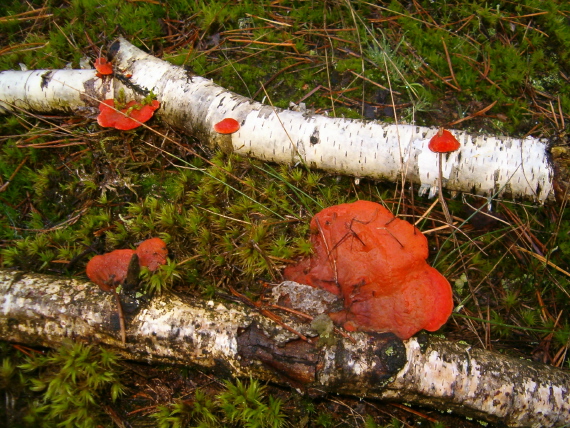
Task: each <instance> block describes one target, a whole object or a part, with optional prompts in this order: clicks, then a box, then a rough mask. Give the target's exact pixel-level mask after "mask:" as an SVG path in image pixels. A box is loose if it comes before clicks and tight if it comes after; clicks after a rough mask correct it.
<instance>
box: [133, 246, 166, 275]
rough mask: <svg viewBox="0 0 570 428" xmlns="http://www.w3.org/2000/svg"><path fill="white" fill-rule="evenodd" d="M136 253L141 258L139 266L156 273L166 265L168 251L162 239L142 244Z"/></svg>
mask: <svg viewBox="0 0 570 428" xmlns="http://www.w3.org/2000/svg"><path fill="white" fill-rule="evenodd" d="M136 253H137V256H139V264H140V265H141V266H146V267H147V268H148V269H149V270H150V271H152V272H154V271H155V270H157V269H158V268H159V267H160V266H162V265H164V264H166V256H167V255H168V249H167V248H166V243H165V242H164V241H163V240H162V239H160V238H151V239H147V240H146V241H143V242H141V244H140V245H139V246H138V247H137V249H136Z"/></svg>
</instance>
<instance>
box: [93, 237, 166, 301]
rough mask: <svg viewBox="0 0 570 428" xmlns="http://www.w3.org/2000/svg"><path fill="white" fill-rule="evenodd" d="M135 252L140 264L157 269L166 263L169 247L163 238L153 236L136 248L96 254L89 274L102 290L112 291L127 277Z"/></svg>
mask: <svg viewBox="0 0 570 428" xmlns="http://www.w3.org/2000/svg"><path fill="white" fill-rule="evenodd" d="M135 254H136V255H137V256H138V263H139V266H146V267H148V268H149V270H151V271H155V270H157V269H158V268H159V267H160V266H161V265H164V264H166V256H167V255H168V249H167V248H166V243H165V242H164V241H163V240H162V239H160V238H151V239H147V240H146V241H143V242H141V243H140V245H139V246H138V247H137V249H136V250H130V249H126V250H114V251H111V252H110V253H105V254H102V255H100V256H95V257H93V258H92V259H91V260H89V263H87V269H86V272H87V276H88V277H89V279H90V280H91V281H93V282H94V283H95V284H97V285H98V286H99V288H101V290H103V291H112V289H114V288H116V287H117V286H119V285H121V284H122V283H123V282H124V281H125V279H126V278H127V274H128V271H129V264H130V263H131V259H132V258H133V256H134V255H135Z"/></svg>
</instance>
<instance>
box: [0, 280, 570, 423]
mask: <svg viewBox="0 0 570 428" xmlns="http://www.w3.org/2000/svg"><path fill="white" fill-rule="evenodd" d="M310 294H311V293H303V295H305V296H307V298H308V296H309V295H310ZM0 295H1V296H2V297H1V298H0V339H2V340H11V341H17V342H22V343H28V344H33V345H43V346H57V345H59V344H60V343H62V341H64V340H68V339H70V338H72V339H73V340H77V341H82V342H89V343H96V344H102V345H104V346H106V347H109V348H113V349H114V350H115V351H117V352H119V353H122V354H123V355H124V356H125V357H127V358H130V359H134V360H142V361H149V362H153V361H162V362H170V363H177V364H184V365H191V364H193V365H199V366H201V367H204V368H210V369H216V370H218V371H220V370H222V371H223V372H225V373H227V374H232V375H236V376H253V377H256V378H260V379H265V380H271V381H273V382H278V383H281V384H286V385H292V386H294V387H296V388H306V389H308V390H312V391H315V390H318V391H326V392H330V393H342V394H351V395H355V396H360V397H364V396H366V397H369V398H377V399H387V400H396V401H401V402H406V403H419V404H423V405H426V406H431V407H435V408H437V409H439V410H442V411H447V410H450V411H454V412H457V413H459V414H463V415H467V416H471V417H476V418H481V419H484V420H487V421H500V422H501V423H504V424H506V425H509V426H513V427H527V426H528V427H557V426H563V425H565V424H569V423H570V393H569V392H570V391H569V389H570V373H568V372H567V371H563V370H559V369H555V368H552V367H549V366H545V365H542V364H537V363H532V362H529V361H526V360H522V359H516V358H510V357H507V356H504V355H501V354H497V353H493V352H488V351H484V350H479V349H474V348H472V347H470V346H467V345H461V344H455V343H451V342H448V341H446V340H444V339H440V338H437V337H435V336H428V335H419V336H418V337H415V338H411V339H410V340H408V341H405V342H401V341H400V340H399V339H397V338H396V337H395V336H393V335H391V334H384V335H382V334H375V335H374V334H373V335H366V334H364V333H355V334H351V335H352V337H353V339H354V342H352V341H351V340H348V339H344V338H343V337H340V336H339V337H337V338H336V341H335V342H334V343H331V344H327V345H321V346H319V345H317V344H314V343H311V342H305V341H303V340H301V339H299V338H298V337H296V336H295V335H292V334H291V333H290V332H288V331H286V330H284V329H283V328H281V327H279V326H277V325H276V324H274V323H272V322H271V321H269V320H267V319H266V318H264V317H263V316H261V315H260V314H258V313H257V312H255V311H252V310H250V309H247V308H244V307H243V306H241V305H238V304H228V303H214V302H201V301H196V300H188V299H183V298H180V297H176V296H163V297H162V298H154V299H153V300H152V301H151V302H150V303H148V304H147V305H143V306H142V307H141V308H140V309H139V311H138V312H136V311H134V312H133V311H130V309H132V308H129V305H125V309H126V312H127V314H129V313H130V315H128V318H129V319H128V322H127V344H126V347H123V346H122V345H121V340H120V332H119V327H118V322H116V307H115V302H114V299H113V296H112V295H111V294H106V293H102V292H101V291H99V289H98V287H97V286H95V285H94V284H92V283H90V282H87V281H81V280H75V279H62V278H56V277H52V276H47V275H41V274H25V273H22V272H17V271H11V270H6V269H0ZM317 298H318V297H317ZM305 300H306V299H305ZM113 319H115V321H113ZM286 321H287V323H288V324H289V325H291V326H292V327H293V328H295V329H298V330H299V331H301V332H303V333H304V334H307V335H311V331H310V328H308V327H307V326H306V325H303V324H301V323H299V322H296V321H294V320H292V319H286ZM312 335H314V333H313V334H312Z"/></svg>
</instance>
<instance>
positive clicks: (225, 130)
mask: <svg viewBox="0 0 570 428" xmlns="http://www.w3.org/2000/svg"><path fill="white" fill-rule="evenodd" d="M239 128H240V126H239V122H238V121H237V120H235V119H232V118H231V117H227V118H225V119H224V120H222V121H221V122H218V123H216V124H215V125H214V131H216V132H217V133H218V134H233V133H234V132H237V131H238V130H239Z"/></svg>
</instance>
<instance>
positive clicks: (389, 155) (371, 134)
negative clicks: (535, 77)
mask: <svg viewBox="0 0 570 428" xmlns="http://www.w3.org/2000/svg"><path fill="white" fill-rule="evenodd" d="M110 52H111V55H112V56H113V62H114V67H115V69H118V70H121V72H124V73H126V74H130V75H131V77H130V79H126V78H123V79H112V86H113V87H112V88H111V87H110V86H111V80H109V79H107V78H105V79H104V80H103V81H101V79H98V78H96V77H95V70H82V71H68V70H60V71H47V70H39V71H26V72H24V71H4V72H0V110H2V108H3V109H5V110H11V111H13V110H14V109H15V107H19V108H22V109H25V110H30V111H34V112H42V113H48V112H49V113H54V112H61V113H69V112H71V111H73V112H75V113H80V112H81V110H82V109H85V108H89V107H92V106H93V102H94V100H95V99H98V100H100V99H103V98H112V97H113V93H114V92H115V93H116V92H117V91H118V90H119V89H121V88H122V89H123V90H125V92H126V93H127V98H129V99H131V98H133V97H135V98H140V97H141V96H143V95H145V94H146V93H148V91H150V90H152V91H153V92H154V93H155V94H157V97H158V100H159V101H160V102H161V108H160V109H159V111H158V112H157V115H158V116H160V117H161V118H162V120H164V121H165V122H167V123H169V124H171V125H173V126H175V127H177V128H179V129H181V130H183V131H184V132H186V133H188V134H191V135H194V136H196V137H198V138H200V139H201V140H202V141H204V142H206V143H209V144H211V145H213V146H217V147H220V148H221V149H222V150H224V151H226V152H236V153H239V154H242V155H245V156H253V157H256V158H259V159H263V160H268V161H272V162H279V163H291V164H295V163H298V162H303V163H305V164H306V165H308V166H309V167H315V168H320V169H324V170H327V171H331V172H334V173H339V174H348V175H354V176H356V177H370V178H374V179H382V180H390V181H398V180H402V179H405V180H407V181H411V182H415V183H419V184H420V186H421V187H420V193H423V192H428V191H429V193H430V195H432V196H433V195H435V194H436V191H437V181H438V166H437V165H438V162H437V154H435V153H432V152H431V151H430V150H429V149H428V148H427V144H428V142H429V140H430V138H431V137H432V136H433V135H434V134H435V133H436V132H437V129H432V128H426V127H420V126H413V125H389V124H382V123H379V122H376V121H372V122H366V121H361V120H350V119H343V118H330V117H326V116H320V115H312V114H309V113H302V112H297V111H291V110H281V109H277V108H272V107H270V106H267V105H263V104H261V103H258V102H255V101H253V100H251V99H249V98H245V97H243V96H240V95H237V94H235V93H233V92H230V91H228V90H226V89H224V88H222V87H220V86H218V85H216V84H214V83H213V82H212V81H211V80H208V79H205V78H202V77H199V76H193V75H191V74H190V73H189V72H188V71H186V70H185V69H183V68H181V67H177V66H174V65H171V64H169V63H168V62H166V61H163V60H161V59H158V58H155V57H153V56H151V55H148V54H146V53H144V52H143V51H141V50H139V49H137V48H136V47H134V46H133V45H131V44H130V43H128V42H127V41H126V40H124V39H122V38H120V39H118V40H117V41H116V42H115V43H114V44H113V45H112V46H111V49H110ZM74 73H77V75H74ZM101 86H103V88H101ZM226 117H232V118H234V119H236V120H238V121H239V122H240V123H241V129H240V130H239V131H238V132H236V133H234V134H231V135H220V134H217V133H215V132H214V130H213V125H214V124H215V123H217V122H219V121H221V120H222V119H224V118H226ZM452 132H453V134H454V135H455V137H456V138H457V139H458V140H459V141H460V143H461V145H462V146H461V149H460V150H459V151H456V152H453V153H451V154H449V155H448V156H446V158H445V163H444V165H443V177H444V186H445V187H446V188H447V189H449V190H452V191H461V192H473V193H477V194H480V195H485V196H493V195H500V196H504V197H514V198H519V197H521V198H527V199H533V200H536V201H538V202H544V201H545V200H547V199H549V198H553V197H554V193H555V190H556V191H557V193H558V194H559V195H562V194H564V191H565V189H566V187H565V184H564V183H561V182H558V181H557V180H556V174H555V166H554V165H553V163H552V161H551V159H550V156H549V152H548V145H547V142H546V141H543V140H538V139H535V138H532V137H528V138H525V139H517V138H509V137H496V136H484V135H470V134H467V133H466V132H463V131H452Z"/></svg>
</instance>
